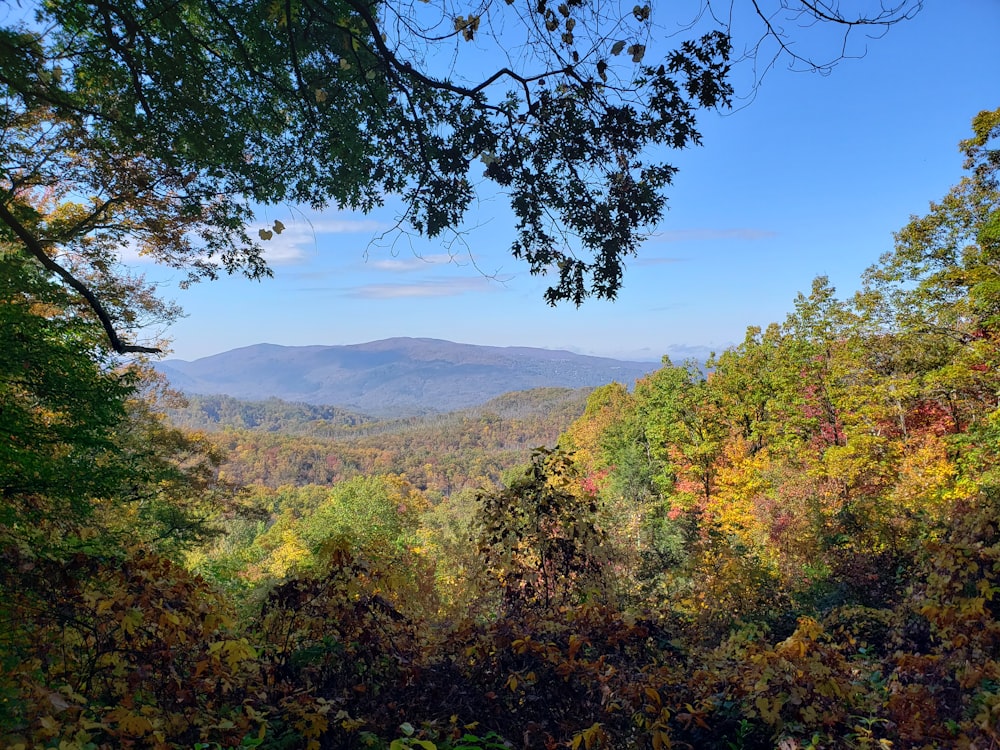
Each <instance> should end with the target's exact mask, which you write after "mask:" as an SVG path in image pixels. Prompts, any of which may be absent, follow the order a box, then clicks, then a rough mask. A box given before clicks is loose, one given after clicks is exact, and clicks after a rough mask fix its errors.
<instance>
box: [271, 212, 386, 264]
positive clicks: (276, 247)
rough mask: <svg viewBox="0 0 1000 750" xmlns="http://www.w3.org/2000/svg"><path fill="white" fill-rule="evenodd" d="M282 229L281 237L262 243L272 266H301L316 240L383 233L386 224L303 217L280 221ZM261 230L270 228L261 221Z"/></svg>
mask: <svg viewBox="0 0 1000 750" xmlns="http://www.w3.org/2000/svg"><path fill="white" fill-rule="evenodd" d="M282 223H283V224H284V229H283V230H282V232H281V234H278V233H277V232H275V233H273V234H272V235H271V239H269V240H266V241H265V242H263V243H262V244H263V247H264V257H265V258H266V259H267V262H268V263H270V264H272V265H276V266H277V265H291V264H294V263H300V262H302V261H303V260H305V259H306V258H308V257H309V256H311V255H315V254H316V252H317V250H318V248H319V238H320V237H321V236H324V235H337V234H367V235H371V234H372V233H374V232H378V231H380V230H384V229H385V228H386V227H385V225H383V224H381V223H379V222H377V221H375V220H373V219H336V218H318V219H313V220H307V219H305V218H302V219H296V220H292V221H285V220H282ZM262 227H264V228H270V227H273V223H272V224H271V225H270V227H269V226H268V225H267V224H264V223H263V222H262Z"/></svg>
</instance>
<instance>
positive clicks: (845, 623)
mask: <svg viewBox="0 0 1000 750" xmlns="http://www.w3.org/2000/svg"><path fill="white" fill-rule="evenodd" d="M973 130H974V133H973V136H972V137H971V138H970V139H969V140H967V141H965V142H963V143H962V149H963V151H964V152H965V154H966V156H967V164H966V166H967V173H966V176H965V177H964V178H963V179H962V181H961V182H960V183H958V184H957V185H956V186H955V187H953V188H952V189H951V190H950V192H948V193H947V194H946V195H945V196H944V198H943V199H941V200H940V201H938V202H935V203H932V204H931V206H930V209H929V210H928V212H927V213H926V214H925V215H923V216H919V217H914V218H913V219H912V220H911V222H910V223H909V224H908V225H907V226H905V227H903V228H902V229H901V230H900V231H899V232H898V234H897V235H896V242H895V246H894V249H892V250H891V251H889V252H888V253H886V255H884V256H883V257H882V258H881V260H880V261H879V262H878V263H877V264H875V265H873V266H872V267H871V268H870V270H869V271H868V272H867V273H866V274H865V277H864V279H863V280H862V285H861V289H860V291H859V292H858V293H857V294H855V295H853V296H851V297H850V298H847V299H842V298H839V297H838V296H837V295H836V292H835V290H834V289H833V288H832V287H831V286H830V284H829V283H828V282H827V280H826V279H824V278H818V279H816V280H815V281H814V282H813V284H812V288H811V289H810V290H809V292H808V293H803V294H801V295H800V296H799V297H798V298H797V299H795V300H794V301H793V303H792V306H791V311H790V312H789V314H788V316H787V318H786V319H785V320H784V321H783V322H776V323H773V324H771V325H769V326H767V327H766V328H758V327H751V328H749V329H748V330H747V333H746V337H745V339H744V340H743V342H742V343H740V344H739V345H738V346H735V347H733V348H731V349H728V350H726V351H724V352H720V353H718V354H717V355H716V356H714V357H713V358H712V359H711V360H710V361H709V362H708V363H707V366H706V367H705V368H701V367H698V366H695V364H694V363H691V364H681V365H675V364H674V363H671V362H669V361H664V363H663V367H662V368H661V369H660V370H658V371H657V372H655V373H653V374H651V375H649V376H648V377H646V378H644V379H643V380H640V381H639V382H637V383H636V384H635V385H634V387H627V384H609V385H606V386H604V387H601V388H598V389H596V390H594V391H593V392H592V393H590V394H589V396H588V397H587V400H586V404H585V407H584V408H583V409H582V413H580V411H577V412H576V414H579V416H577V417H576V418H572V417H571V415H570V411H568V410H572V409H573V408H579V401H576V402H575V403H576V404H577V407H573V406H572V404H573V403H574V400H573V398H571V397H570V396H572V395H573V394H565V393H548V394H545V393H542V394H536V396H535V398H536V399H537V400H538V401H540V402H544V403H545V404H547V405H549V406H551V407H552V408H551V409H549V412H548V413H549V414H551V415H552V416H551V418H550V420H549V421H545V420H542V419H540V418H538V417H536V416H535V414H536V411H535V410H534V409H533V408H528V409H527V410H526V411H519V409H523V408H524V407H523V404H522V405H521V406H519V405H518V404H521V403H522V402H520V401H518V398H517V397H510V399H508V402H507V403H506V406H505V405H504V403H498V404H493V405H492V406H491V407H490V408H489V409H484V410H482V411H481V412H479V413H476V414H464V415H456V416H453V417H449V418H442V419H441V420H440V422H438V423H434V422H430V423H427V424H423V425H404V426H401V425H395V426H388V427H386V426H382V427H379V426H378V425H377V424H371V423H367V422H365V421H364V420H362V419H358V418H355V417H353V416H350V415H344V414H342V413H339V412H334V411H329V412H327V413H323V414H319V415H315V414H310V413H308V412H304V411H301V410H296V409H294V408H291V407H288V405H283V406H282V405H278V404H272V405H271V406H270V407H269V408H262V407H260V405H257V406H253V405H251V406H247V405H242V406H241V405H240V404H238V403H235V402H226V401H224V400H216V401H215V402H214V405H211V404H209V406H211V409H214V411H215V414H216V421H217V423H218V424H217V427H218V428H219V429H217V430H215V431H214V432H196V431H191V430H190V429H188V427H185V424H186V423H185V419H188V420H191V419H193V416H192V414H194V412H193V411H191V409H192V408H196V409H197V410H198V413H201V414H205V413H208V412H206V411H205V409H206V404H208V402H207V401H205V400H194V401H192V404H194V407H188V411H185V410H184V409H179V408H178V407H177V404H176V403H174V402H172V401H171V397H170V396H169V394H166V393H164V391H163V389H162V387H161V386H160V385H159V384H158V383H157V382H156V380H155V378H152V377H151V376H150V374H149V373H148V371H145V370H144V369H143V368H142V366H141V365H140V364H134V363H133V364H131V365H127V366H126V365H123V364H122V360H121V359H120V358H117V357H116V356H115V355H114V353H113V352H112V351H110V348H109V346H108V345H107V343H106V339H105V330H104V328H103V327H102V326H101V325H100V324H99V323H97V322H94V321H93V320H92V318H90V317H88V316H86V315H81V314H79V313H78V308H77V307H76V306H75V303H74V302H73V299H72V297H71V291H70V290H68V289H67V288H66V287H65V286H64V285H60V284H57V283H55V281H54V280H53V279H52V277H51V275H50V273H48V272H47V271H46V269H45V268H43V267H42V265H40V264H39V263H37V262H35V261H34V260H32V259H30V258H26V257H24V256H23V255H21V254H18V253H15V252H7V251H6V250H5V251H3V252H2V253H0V300H2V303H0V337H2V340H0V373H2V377H0V436H2V439H0V745H2V746H4V747H11V748H25V749H27V748H61V749H64V750H97V749H102V750H103V749H104V748H129V747H134V748H140V747H142V748H145V747H155V748H164V749H166V748H198V749H199V750H210V749H211V750H220V749H222V748H238V747H244V748H247V747H260V748H299V747H303V748H357V747H371V748H390V750H401V749H402V748H423V749H424V750H447V749H451V750H459V749H463V750H471V749H475V748H491V749H493V750H499V749H500V748H546V749H549V748H556V747H570V748H572V750H578V749H579V748H586V749H588V750H592V749H594V748H643V747H645V748H653V749H654V750H660V749H661V748H671V747H672V748H718V749H719V750H731V749H734V748H737V749H750V748H781V749H782V750H796V749H801V750H804V749H805V748H897V749H899V748H936V747H948V748H951V747H954V748H969V749H971V748H989V747H996V746H997V745H998V744H1000V598H998V593H1000V474H998V468H997V467H998V465H1000V461H998V460H1000V184H998V176H1000V150H998V149H997V148H996V143H997V138H998V137H1000V110H995V111H992V112H989V111H988V112H983V113H981V114H980V115H979V116H978V117H976V118H975V120H974V122H973ZM575 397H576V398H579V397H580V396H579V394H577V395H576V396H575ZM168 407H173V409H174V410H173V411H172V412H171V413H172V414H173V418H174V420H175V421H174V422H171V421H170V419H168V418H167V416H166V415H165V413H164V409H166V408H168ZM505 408H508V411H506V412H505V411H504V409H505ZM185 414H186V415H187V417H185ZM223 414H228V415H229V416H228V417H225V418H222V416H220V415H223ZM254 415H256V416H254ZM268 415H270V417H269V416H268ZM276 415H277V416H276ZM237 419H239V420H240V423H238V422H237V421H236V420H237ZM248 419H250V421H251V422H254V424H250V423H248V422H247V420H248ZM282 420H285V421H287V422H288V423H289V424H292V423H294V424H296V425H298V426H297V427H296V428H295V430H293V431H294V432H296V433H297V434H294V435H278V434H276V433H275V432H274V431H272V430H271V429H269V428H268V425H273V424H274V423H280V422H281V421H282ZM533 420H534V421H535V422H536V424H535V426H534V427H531V426H530V425H529V424H528V423H531V422H532V421H533ZM560 420H562V421H561V422H560ZM567 422H569V424H568V426H567V427H566V428H565V429H562V430H561V433H560V434H557V435H555V437H554V439H553V440H552V441H551V442H550V444H549V446H550V447H548V448H544V449H538V450H536V451H534V452H533V453H530V455H529V453H528V448H529V447H530V442H531V441H532V440H534V439H535V438H536V437H538V436H539V435H542V434H544V433H545V431H546V430H550V429H551V428H552V426H553V425H555V424H566V423H567ZM261 427H263V429H261ZM255 428H257V429H255ZM532 430H534V431H532ZM324 431H326V432H325V433H324ZM554 432H559V430H558V429H557V430H555V431H554ZM349 433H353V434H349ZM432 448H433V450H432ZM515 448H516V449H517V450H518V451H521V452H520V453H517V454H516V456H515V454H514V453H505V451H508V450H513V449H515ZM227 453H228V456H227ZM445 453H450V454H451V455H454V456H458V457H460V458H456V459H455V460H454V464H453V465H446V463H445V462H444V459H442V458H441V457H442V455H444V454H445ZM484 457H485V458H484ZM498 457H500V458H498ZM500 459H503V460H507V459H510V460H511V465H508V466H501V465H500V464H499V463H497V461H499V460H500ZM307 462H311V463H312V464H313V467H312V468H306V463H307ZM419 462H424V463H433V465H431V466H426V467H423V466H421V465H418V464H419ZM515 464H516V465H515ZM348 466H349V467H350V470H348V469H346V468H344V467H348ZM316 467H319V469H317V468H316ZM498 478H500V479H501V480H502V481H497V479H498Z"/></svg>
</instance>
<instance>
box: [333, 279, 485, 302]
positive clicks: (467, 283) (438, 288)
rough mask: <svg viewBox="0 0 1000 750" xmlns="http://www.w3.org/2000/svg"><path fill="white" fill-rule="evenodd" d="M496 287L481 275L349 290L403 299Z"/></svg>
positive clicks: (360, 296) (357, 294) (360, 295)
mask: <svg viewBox="0 0 1000 750" xmlns="http://www.w3.org/2000/svg"><path fill="white" fill-rule="evenodd" d="M493 288H494V286H493V284H491V282H490V280H489V279H486V278H483V277H481V276H470V277H466V278H458V279H448V278H436V279H423V280H422V281H420V282H418V283H411V284H366V285H364V286H359V287H357V288H354V289H350V290H347V292H346V296H348V297H353V298H355V299H402V298H407V297H410V298H412V297H457V296H459V295H462V294H466V293H469V292H488V291H492V290H493Z"/></svg>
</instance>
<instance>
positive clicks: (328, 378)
mask: <svg viewBox="0 0 1000 750" xmlns="http://www.w3.org/2000/svg"><path fill="white" fill-rule="evenodd" d="M658 367H659V365H658V364H657V363H653V362H632V361H627V360H617V359H609V358H605V357H590V356H585V355H581V354H573V353H571V352H566V351H554V350H550V349H535V348H531V347H496V346H475V345H472V344H456V343H453V342H451V341H441V340H438V339H422V338H421V339H417V338H393V339H385V340H382V341H372V342H369V343H366V344H351V345H347V346H277V345H274V344H257V345H255V346H247V347H243V348H240V349H233V350H231V351H228V352H223V353H222V354H215V355H213V356H211V357H203V358H201V359H197V360H194V361H193V362H187V361H184V360H179V359H168V360H164V361H163V362H160V363H158V364H157V365H156V369H157V370H159V371H160V372H161V373H163V375H165V376H166V377H167V379H168V380H169V381H170V383H171V385H172V386H173V387H174V388H177V389H178V390H181V391H184V392H185V393H192V394H194V393H201V394H226V395H229V396H234V397H236V398H240V399H251V400H261V399H267V398H272V397H273V398H279V399H283V400H285V401H298V402H304V403H307V404H330V405H336V406H339V407H343V408H346V409H350V410H352V411H357V412H360V413H363V414H370V415H373V416H402V415H411V414H425V413H430V412H446V411H453V410H456V409H464V408H468V407H471V406H476V405H478V404H481V403H483V402H485V401H487V400H489V399H491V398H494V397H496V396H499V395H501V394H503V393H507V392H510V391H521V390H527V389H529V388H541V387H550V386H557V387H566V388H582V387H593V386H598V385H604V384H605V383H610V382H613V381H617V382H619V383H623V384H625V385H628V386H631V385H632V384H633V382H634V381H635V380H636V379H638V378H640V377H642V376H643V375H645V374H646V373H649V372H652V371H653V370H655V369H657V368H658Z"/></svg>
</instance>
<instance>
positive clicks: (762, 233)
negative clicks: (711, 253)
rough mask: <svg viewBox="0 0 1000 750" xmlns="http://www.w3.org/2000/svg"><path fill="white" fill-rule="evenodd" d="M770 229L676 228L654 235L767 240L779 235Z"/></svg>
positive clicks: (671, 238) (700, 239)
mask: <svg viewBox="0 0 1000 750" xmlns="http://www.w3.org/2000/svg"><path fill="white" fill-rule="evenodd" d="M777 236H778V233H777V232H773V231H771V230H770V229H748V228H743V229H674V230H669V231H666V232H659V233H658V234H656V235H654V236H653V238H652V239H653V240H655V241H658V242H704V241H707V240H741V241H753V240H766V239H770V238H771V237H777Z"/></svg>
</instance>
